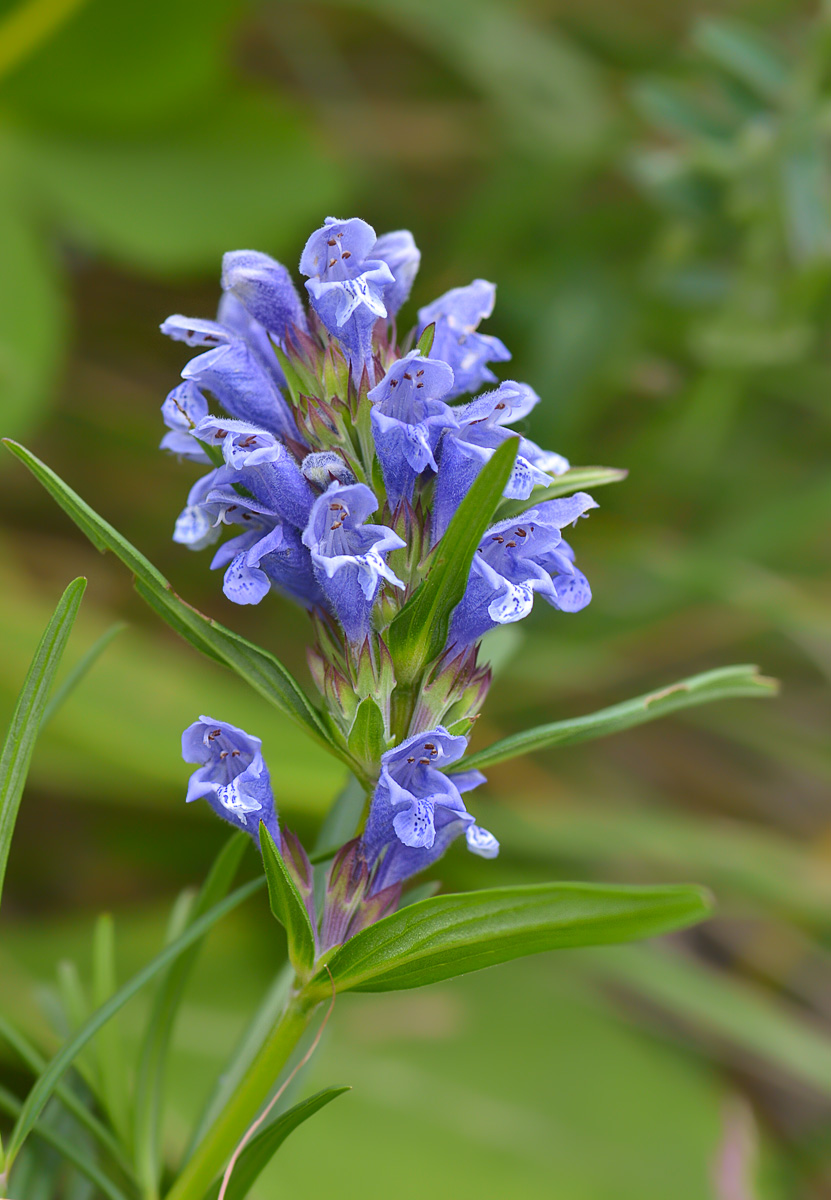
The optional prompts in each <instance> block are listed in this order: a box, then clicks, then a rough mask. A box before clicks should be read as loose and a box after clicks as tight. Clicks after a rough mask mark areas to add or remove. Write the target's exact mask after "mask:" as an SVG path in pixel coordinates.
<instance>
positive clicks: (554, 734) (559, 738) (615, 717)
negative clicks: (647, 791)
mask: <svg viewBox="0 0 831 1200" xmlns="http://www.w3.org/2000/svg"><path fill="white" fill-rule="evenodd" d="M778 687H779V685H778V683H777V682H776V680H775V679H767V678H766V677H765V676H764V675H760V674H759V670H758V667H754V666H735V667H720V668H719V669H718V670H715V671H705V672H704V673H703V674H702V675H691V676H690V677H689V678H688V679H680V680H679V681H678V682H677V683H673V684H671V685H670V686H669V687H665V688H661V689H659V690H658V691H655V692H647V693H646V694H645V695H643V696H636V697H635V698H634V699H632V700H624V702H623V703H622V704H613V705H612V706H611V707H610V708H602V709H601V710H600V711H599V712H596V713H589V714H588V715H587V716H585V717H571V718H570V719H569V720H567V721H553V722H552V723H551V724H550V725H538V726H537V727H536V728H535V729H526V730H525V731H524V732H523V733H515V734H513V735H512V736H511V737H506V738H502V739H501V740H500V741H498V742H494V744H493V745H492V746H488V747H487V749H485V750H480V751H479V752H478V753H477V754H472V755H471V756H470V758H466V759H465V764H466V765H467V766H468V767H476V768H477V769H478V770H481V769H482V768H483V767H491V766H493V764H494V763H498V762H504V761H505V760H506V759H509V758H516V757H517V756H518V755H520V754H530V753H531V752H532V751H534V750H545V749H547V747H549V746H565V745H571V744H573V743H574V742H585V741H588V740H589V739H590V738H596V737H606V736H607V735H608V734H610V733H618V732H619V731H620V730H622V729H630V728H631V727H632V726H633V725H642V724H643V723H644V722H645V721H654V720H655V719H656V717H665V716H667V714H668V713H672V712H677V711H678V710H679V709H682V708H691V707H692V706H693V705H695V704H708V703H709V702H710V701H711V700H727V699H730V698H732V697H736V696H775V695H776V692H777V691H778Z"/></svg>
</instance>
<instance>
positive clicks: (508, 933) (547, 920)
mask: <svg viewBox="0 0 831 1200" xmlns="http://www.w3.org/2000/svg"><path fill="white" fill-rule="evenodd" d="M709 911H710V900H709V897H708V894H707V893H706V892H705V890H704V889H703V888H698V887H694V886H686V885H677V886H667V887H623V886H615V885H611V884H590V883H541V884H530V885H525V886H520V887H506V888H491V889H488V890H486V891H480V892H467V893H464V894H461V895H451V896H434V897H433V898H432V899H429V900H420V901H419V902H418V903H417V904H412V905H409V906H408V907H407V908H405V909H403V910H402V911H400V912H397V913H393V914H392V915H391V916H389V917H384V919H383V920H381V921H378V922H377V923H376V924H375V925H370V926H369V928H367V929H364V930H362V931H361V932H360V933H358V934H356V935H355V937H353V938H351V939H350V940H349V941H348V942H347V943H346V944H345V945H344V946H341V947H340V948H339V949H338V950H336V951H335V953H334V954H333V955H332V957H331V958H330V959H329V962H328V966H329V970H330V971H331V973H332V977H333V979H334V981H335V986H336V987H337V989H338V991H347V990H350V989H351V990H354V991H360V992H386V991H392V990H395V989H398V988H413V987H421V986H422V985H424V984H427V983H437V982H438V981H439V980H441V979H451V978H452V977H453V976H455V975H465V974H467V973H468V972H469V971H478V970H480V969H481V968H482V967H490V966H494V965H496V964H497V963H501V962H508V961H509V960H510V959H512V958H520V957H522V956H523V955H526V954H538V953H540V951H543V950H560V949H564V948H566V947H572V946H592V945H607V944H609V943H611V942H628V941H633V940H635V939H636V938H645V937H653V936H654V935H656V934H659V933H666V932H668V931H669V930H671V929H682V928H683V927H684V926H686V925H692V924H694V923H695V922H696V921H701V920H702V919H703V918H704V917H706V916H707V914H708V912H709ZM314 985H319V990H320V997H321V999H323V998H324V996H325V995H326V994H327V990H326V989H327V986H329V987H331V984H330V980H329V976H328V974H325V973H323V972H321V973H319V974H318V975H316V976H315V979H314V980H313V984H312V986H314Z"/></svg>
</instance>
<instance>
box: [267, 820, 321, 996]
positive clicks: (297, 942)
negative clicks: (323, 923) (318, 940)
mask: <svg viewBox="0 0 831 1200" xmlns="http://www.w3.org/2000/svg"><path fill="white" fill-rule="evenodd" d="M260 848H261V849H262V852H263V866H264V867H265V877H266V879H267V880H268V900H269V904H270V905H271V911H272V912H273V913H274V916H275V917H276V918H277V920H278V921H279V922H280V924H281V925H282V926H283V927H284V928H285V931H286V936H287V938H288V943H289V958H290V959H291V963H292V966H293V967H294V969H295V970H296V971H297V973H298V975H303V974H306V975H308V973H309V971H310V970H311V968H312V967H313V966H314V961H315V935H314V930H313V929H312V923H311V921H310V919H309V914H308V912H307V911H306V905H305V904H304V903H303V897H302V896H301V895H300V892H299V891H298V888H297V884H296V883H295V882H294V880H293V879H292V877H291V875H290V874H289V871H288V869H287V867H286V864H285V863H284V862H283V856H282V854H281V853H280V851H279V850H278V849H277V847H276V846H275V845H274V839H273V838H272V836H271V834H270V833H269V832H268V830H267V829H266V827H265V825H264V824H263V823H262V821H261V822H260Z"/></svg>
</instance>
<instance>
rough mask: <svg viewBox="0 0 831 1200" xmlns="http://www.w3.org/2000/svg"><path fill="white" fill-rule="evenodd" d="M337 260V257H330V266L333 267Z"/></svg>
mask: <svg viewBox="0 0 831 1200" xmlns="http://www.w3.org/2000/svg"><path fill="white" fill-rule="evenodd" d="M337 261H338V260H337V259H336V258H330V259H329V266H330V267H333V266H334V265H335V263H336V262H337Z"/></svg>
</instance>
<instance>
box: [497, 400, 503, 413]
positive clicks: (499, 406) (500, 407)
mask: <svg viewBox="0 0 831 1200" xmlns="http://www.w3.org/2000/svg"><path fill="white" fill-rule="evenodd" d="M504 407H505V405H504V404H503V403H502V401H501V400H500V401H499V403H498V404H497V406H496V412H499V410H500V409H502V408H504Z"/></svg>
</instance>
